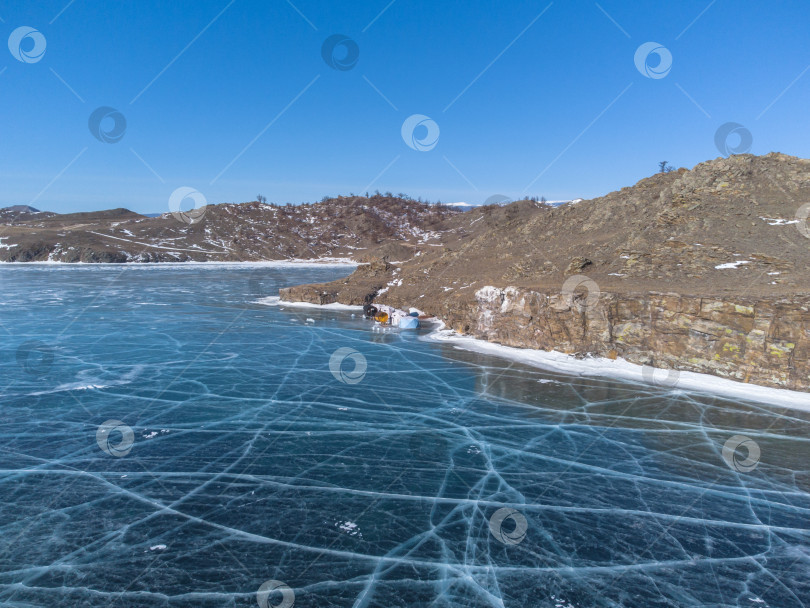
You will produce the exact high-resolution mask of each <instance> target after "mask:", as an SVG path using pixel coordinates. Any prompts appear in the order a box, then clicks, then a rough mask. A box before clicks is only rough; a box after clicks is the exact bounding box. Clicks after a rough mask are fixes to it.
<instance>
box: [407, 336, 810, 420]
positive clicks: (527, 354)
mask: <svg viewBox="0 0 810 608" xmlns="http://www.w3.org/2000/svg"><path fill="white" fill-rule="evenodd" d="M420 339H421V340H426V341H428V342H436V343H445V344H446V343H451V344H453V346H455V347H456V348H458V349H460V350H467V351H473V352H478V353H481V354H485V355H492V356H496V357H500V358H502V359H508V360H510V361H515V362H517V363H522V364H524V365H529V366H531V367H535V368H538V369H543V370H546V371H552V372H557V373H562V374H566V375H569V376H579V377H591V378H605V379H610V380H623V381H627V382H634V383H637V384H641V385H644V386H647V387H653V388H658V389H661V390H668V391H670V392H696V393H703V394H709V395H713V396H718V397H724V398H727V399H744V400H746V401H755V402H758V403H764V404H768V405H772V406H780V407H786V408H790V409H795V410H800V411H804V412H810V393H803V392H801V391H793V390H789V389H784V388H775V387H770V386H762V385H759V384H750V383H746V382H738V381H736V380H729V379H727V378H720V377H718V376H712V375H710V374H701V373H698V372H689V371H678V372H677V376H676V378H675V379H674V381H673V382H670V381H669V374H670V372H673V371H675V370H666V369H660V368H654V367H650V366H644V365H637V364H635V363H631V362H629V361H627V360H626V359H622V358H617V359H615V360H614V359H608V358H606V357H586V358H584V359H578V358H576V357H574V356H573V355H568V354H565V353H561V352H559V351H553V350H552V351H545V350H535V349H531V348H517V347H514V346H504V345H503V344H498V343H496V342H488V341H487V340H481V339H479V338H473V337H471V336H465V335H463V334H459V333H457V332H456V331H455V330H452V329H446V326H445V324H444V322H443V321H438V320H437V321H436V322H434V328H433V330H432V331H431V332H430V333H429V334H427V335H425V336H420ZM649 377H652V378H663V379H664V380H663V381H660V382H655V381H652V382H650V381H648V380H647V378H649Z"/></svg>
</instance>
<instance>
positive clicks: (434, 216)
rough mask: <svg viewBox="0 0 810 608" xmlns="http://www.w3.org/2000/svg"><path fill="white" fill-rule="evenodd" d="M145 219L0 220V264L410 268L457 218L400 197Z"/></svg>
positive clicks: (89, 215) (223, 208)
mask: <svg viewBox="0 0 810 608" xmlns="http://www.w3.org/2000/svg"><path fill="white" fill-rule="evenodd" d="M200 212H202V213H203V215H202V217H201V218H200V219H199V221H195V223H188V222H189V221H190V220H191V219H193V218H191V217H190V216H191V214H190V213H189V214H185V215H180V214H178V215H179V217H175V216H173V215H172V214H169V213H166V214H158V215H157V216H156V217H148V216H146V215H141V214H138V213H135V212H133V211H130V210H128V209H110V210H106V211H94V212H86V213H70V214H55V213H42V212H38V213H31V212H21V213H18V214H14V213H11V212H8V213H4V212H3V211H0V224H5V225H6V228H5V229H0V234H2V236H0V261H9V262H14V261H16V262H30V261H55V262H185V261H259V260H285V259H315V258H323V257H344V258H352V259H355V260H363V259H367V258H369V257H375V256H388V257H389V258H390V259H392V260H403V259H408V258H410V257H412V256H413V255H414V253H415V252H416V251H417V250H418V248H419V247H429V246H435V245H438V244H440V243H441V241H442V236H443V234H444V232H446V231H447V230H448V229H449V228H448V224H447V222H448V220H450V219H451V218H453V217H454V216H456V215H460V212H459V211H458V210H457V209H455V208H453V207H445V206H440V205H430V204H427V203H420V202H417V201H413V200H408V199H401V198H396V197H385V196H373V197H370V198H365V197H342V196H340V197H337V198H332V199H327V200H325V201H322V202H320V203H316V204H304V205H295V206H283V207H279V206H275V205H268V204H263V203H259V202H251V203H242V204H232V203H228V204H222V205H209V206H207V207H204V208H203V210H200Z"/></svg>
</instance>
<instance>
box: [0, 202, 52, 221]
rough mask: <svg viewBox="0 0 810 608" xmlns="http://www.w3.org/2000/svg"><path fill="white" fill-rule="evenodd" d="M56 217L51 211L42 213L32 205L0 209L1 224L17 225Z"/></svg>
mask: <svg viewBox="0 0 810 608" xmlns="http://www.w3.org/2000/svg"><path fill="white" fill-rule="evenodd" d="M51 215H54V214H53V213H51V212H50V211H40V210H39V209H35V208H34V207H31V206H30V205H12V206H11V207H3V208H2V209H0V224H16V223H19V222H25V221H28V220H32V219H36V218H45V217H50V216H51Z"/></svg>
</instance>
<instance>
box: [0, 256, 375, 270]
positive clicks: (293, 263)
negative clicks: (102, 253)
mask: <svg viewBox="0 0 810 608" xmlns="http://www.w3.org/2000/svg"><path fill="white" fill-rule="evenodd" d="M358 265H359V263H358V262H355V261H354V260H352V259H351V258H314V259H304V258H295V259H290V260H263V261H250V262H196V261H191V260H189V261H188V262H58V261H56V260H50V261H41V262H0V267H2V266H17V267H22V266H65V267H71V266H81V267H87V268H90V267H98V268H105V267H107V266H128V267H129V266H131V267H133V268H139V269H144V268H166V267H169V268H180V267H184V266H195V267H199V268H205V267H208V266H210V267H216V268H222V267H226V266H233V267H235V268H249V267H257V268H286V267H301V266H358Z"/></svg>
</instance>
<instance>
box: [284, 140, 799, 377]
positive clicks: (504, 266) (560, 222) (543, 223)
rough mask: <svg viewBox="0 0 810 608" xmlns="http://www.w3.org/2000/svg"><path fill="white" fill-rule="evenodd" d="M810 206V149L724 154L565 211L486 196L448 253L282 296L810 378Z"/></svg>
mask: <svg viewBox="0 0 810 608" xmlns="http://www.w3.org/2000/svg"><path fill="white" fill-rule="evenodd" d="M807 203H810V161H808V160H804V159H798V158H795V157H790V156H786V155H783V154H769V155H767V156H763V157H756V156H751V155H741V156H734V157H731V158H723V159H717V160H713V161H709V162H706V163H701V164H700V165H698V166H696V167H695V168H694V169H692V170H686V169H680V170H679V171H676V172H672V173H666V174H659V175H655V176H653V177H650V178H646V179H643V180H641V181H640V182H639V183H638V184H636V185H635V186H633V187H630V188H624V189H622V190H620V191H618V192H614V193H611V194H608V195H606V196H604V197H601V198H598V199H593V200H590V201H582V202H580V203H577V204H568V205H563V206H561V207H559V208H549V207H545V206H542V205H537V204H535V203H532V202H531V201H521V202H518V203H513V204H512V205H509V206H507V207H502V208H481V209H476V210H473V211H471V212H469V213H466V214H464V215H463V216H462V217H459V218H455V219H454V220H453V221H454V222H457V223H459V224H460V225H463V227H464V230H462V229H461V228H459V229H457V230H455V231H454V232H453V233H452V234H453V240H452V242H451V241H448V242H446V243H445V247H444V248H442V249H441V250H434V251H422V252H419V254H418V255H415V256H414V257H413V258H411V259H409V260H406V261H403V262H398V263H391V264H388V263H386V262H384V261H380V262H378V263H377V264H376V266H375V268H374V269H373V270H372V269H371V268H364V267H361V268H360V269H358V271H357V272H356V273H355V274H354V275H352V276H350V277H348V278H347V279H342V280H340V281H335V282H333V283H329V284H324V285H315V286H299V287H294V288H291V289H288V290H284V291H283V292H282V297H283V298H284V299H287V300H305V301H312V302H319V303H328V302H333V301H338V302H343V303H351V304H358V303H362V302H363V301H364V300H365V299H368V298H374V299H376V300H377V301H380V302H383V303H386V304H390V305H393V306H401V307H404V306H416V307H418V308H420V309H422V310H425V311H426V312H428V313H430V314H434V315H436V316H437V317H438V318H440V319H442V320H443V321H444V322H445V323H446V324H447V325H448V326H450V327H452V328H453V329H456V330H457V331H459V332H460V333H464V334H468V335H471V336H474V337H477V338H482V339H485V340H490V341H493V342H497V343H501V344H505V345H508V346H517V347H524V348H533V349H543V350H557V351H562V352H565V353H570V354H580V355H583V354H586V353H590V354H593V355H598V356H605V357H611V358H615V357H622V358H624V359H627V360H628V361H631V362H633V363H638V364H641V365H649V366H655V367H659V368H666V369H672V370H675V371H676V372H677V371H680V370H688V371H695V372H701V373H707V374H713V375H716V376H720V377H724V378H729V379H733V380H738V381H741V382H752V383H756V384H762V385H766V386H774V387H780V388H790V389H796V390H810V364H809V363H808V358H809V357H808V353H810V350H809V349H810V347H809V346H808V340H810V324H809V323H808V320H809V319H810V314H809V313H808V310H809V309H808V306H809V305H810V276H808V274H807V272H806V268H808V266H810V239H809V238H808V237H810V230H808V227H807V225H806V220H807V216H808V213H810V205H808V204H807ZM675 375H676V374H673V377H674V376H675ZM651 380H655V381H660V379H659V378H654V377H652V376H651ZM670 380H671V379H669V380H668V379H664V380H663V381H664V382H668V381H670Z"/></svg>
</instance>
